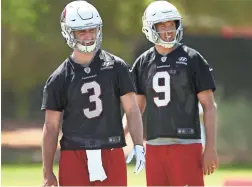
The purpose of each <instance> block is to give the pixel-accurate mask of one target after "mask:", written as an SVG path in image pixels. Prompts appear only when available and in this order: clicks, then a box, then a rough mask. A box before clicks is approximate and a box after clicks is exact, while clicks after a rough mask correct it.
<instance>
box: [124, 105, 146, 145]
mask: <svg viewBox="0 0 252 187" xmlns="http://www.w3.org/2000/svg"><path fill="white" fill-rule="evenodd" d="M126 117H127V124H128V128H129V132H130V135H131V138H132V141H133V143H134V145H143V122H142V116H141V113H140V111H139V109H138V108H137V107H136V108H135V109H132V110H131V112H130V113H128V114H126Z"/></svg>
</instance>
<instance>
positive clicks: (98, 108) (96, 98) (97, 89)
mask: <svg viewBox="0 0 252 187" xmlns="http://www.w3.org/2000/svg"><path fill="white" fill-rule="evenodd" d="M90 89H92V90H94V94H93V95H90V96H89V101H90V102H95V109H94V110H90V109H89V108H84V109H83V112H84V115H85V116H86V117H87V118H89V119H91V118H95V117H98V116H99V115H100V114H101V112H102V100H101V98H100V95H101V86H100V85H99V84H98V83H97V82H96V81H92V82H88V83H84V84H83V85H82V87H81V93H82V94H85V93H88V92H89V90H90Z"/></svg>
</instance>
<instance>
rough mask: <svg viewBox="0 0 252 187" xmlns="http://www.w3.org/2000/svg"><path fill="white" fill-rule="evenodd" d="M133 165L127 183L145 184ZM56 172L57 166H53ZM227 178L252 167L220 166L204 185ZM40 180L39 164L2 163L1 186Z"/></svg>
mask: <svg viewBox="0 0 252 187" xmlns="http://www.w3.org/2000/svg"><path fill="white" fill-rule="evenodd" d="M133 169H134V165H128V184H129V185H131V186H144V185H145V172H142V173H140V174H139V175H134V174H133ZM55 172H56V174H57V166H55ZM227 179H252V169H251V168H250V167H247V168H237V167H229V168H227V167H226V168H224V167H223V168H222V167H221V168H220V169H218V170H217V171H216V172H215V173H214V174H213V175H211V176H206V177H205V183H206V185H211V186H222V185H223V183H224V181H225V180H227ZM41 182H42V174H41V165H2V186H39V185H40V184H41Z"/></svg>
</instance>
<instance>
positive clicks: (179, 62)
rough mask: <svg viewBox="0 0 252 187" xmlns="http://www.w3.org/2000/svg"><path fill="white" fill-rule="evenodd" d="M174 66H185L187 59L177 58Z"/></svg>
mask: <svg viewBox="0 0 252 187" xmlns="http://www.w3.org/2000/svg"><path fill="white" fill-rule="evenodd" d="M176 64H183V65H186V66H187V58H186V57H179V58H178V60H177V61H176Z"/></svg>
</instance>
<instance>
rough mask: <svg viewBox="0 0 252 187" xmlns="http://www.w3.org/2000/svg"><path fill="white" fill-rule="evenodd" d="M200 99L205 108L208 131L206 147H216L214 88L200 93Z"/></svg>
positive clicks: (206, 128)
mask: <svg viewBox="0 0 252 187" xmlns="http://www.w3.org/2000/svg"><path fill="white" fill-rule="evenodd" d="M198 99H199V102H200V104H201V105H202V108H203V111H204V113H203V121H204V123H203V124H204V126H205V131H206V145H205V146H206V149H215V147H216V106H215V102H214V95H213V91H212V90H205V91H202V92H200V93H198Z"/></svg>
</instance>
